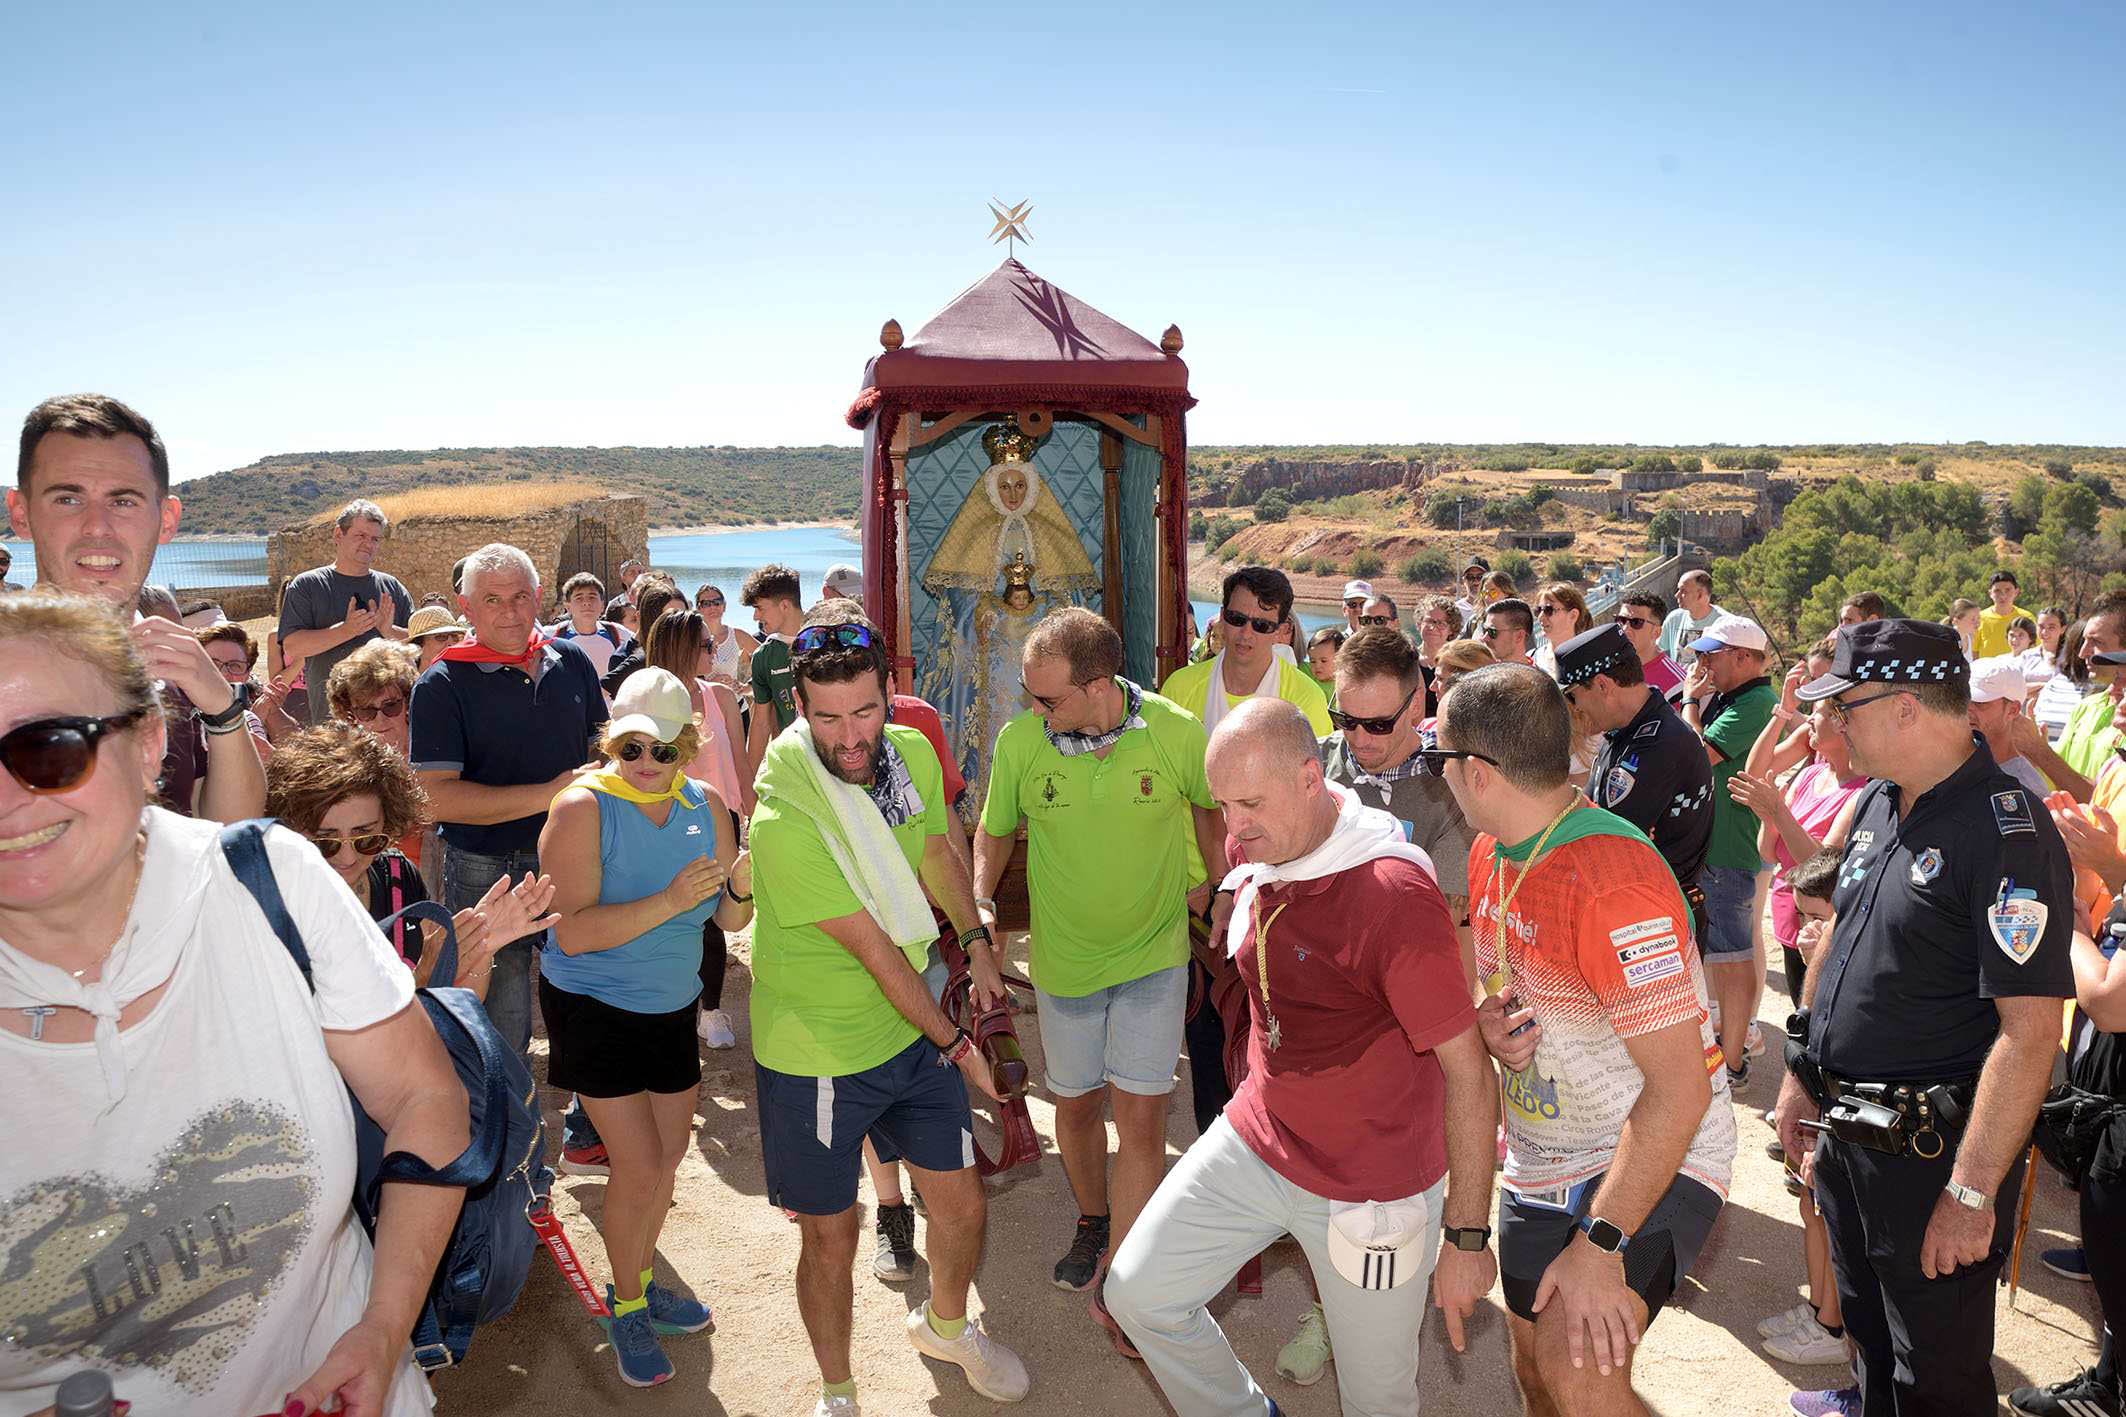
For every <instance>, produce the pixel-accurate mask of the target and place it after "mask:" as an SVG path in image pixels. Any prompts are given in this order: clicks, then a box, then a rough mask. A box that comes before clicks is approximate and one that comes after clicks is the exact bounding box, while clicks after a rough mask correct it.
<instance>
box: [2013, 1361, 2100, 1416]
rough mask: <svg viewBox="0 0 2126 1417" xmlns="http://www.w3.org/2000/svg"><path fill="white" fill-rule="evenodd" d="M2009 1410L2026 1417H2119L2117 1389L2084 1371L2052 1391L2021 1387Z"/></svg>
mask: <svg viewBox="0 0 2126 1417" xmlns="http://www.w3.org/2000/svg"><path fill="white" fill-rule="evenodd" d="M2008 1406H2009V1407H2011V1408H2013V1409H2014V1410H2015V1411H2017V1412H2021V1413H2025V1414H2027V1417H2120V1414H2119V1394H2118V1389H2116V1388H2114V1387H2112V1386H2111V1385H2110V1384H2108V1383H2105V1382H2103V1381H2101V1380H2099V1379H2098V1377H2097V1375H2096V1369H2094V1368H2085V1369H2083V1370H2082V1371H2081V1372H2079V1373H2076V1374H2075V1375H2074V1376H2073V1377H2071V1378H2069V1379H2067V1380H2066V1381H2065V1382H2059V1383H2054V1384H2053V1385H2052V1386H2051V1387H2019V1388H2017V1389H2016V1390H2015V1391H2014V1392H2011V1393H2009V1394H2008Z"/></svg>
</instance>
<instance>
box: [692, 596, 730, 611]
mask: <svg viewBox="0 0 2126 1417" xmlns="http://www.w3.org/2000/svg"><path fill="white" fill-rule="evenodd" d="M694 608H695V609H696V610H721V609H723V597H722V596H720V595H715V596H710V595H705V596H703V597H702V598H701V599H699V600H697V601H695V602H694Z"/></svg>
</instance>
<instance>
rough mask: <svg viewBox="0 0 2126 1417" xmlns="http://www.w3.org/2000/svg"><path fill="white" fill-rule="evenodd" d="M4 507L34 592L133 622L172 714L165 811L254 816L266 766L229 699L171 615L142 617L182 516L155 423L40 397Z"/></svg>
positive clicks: (93, 402) (26, 425) (109, 405)
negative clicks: (21, 544) (77, 598)
mask: <svg viewBox="0 0 2126 1417" xmlns="http://www.w3.org/2000/svg"><path fill="white" fill-rule="evenodd" d="M7 511H8V517H9V520H10V521H12V522H13V524H14V528H15V534H16V535H18V536H26V537H28V538H29V539H30V542H31V544H32V545H34V546H35V547H36V550H37V584H38V585H39V586H48V587H51V588H53V589H55V590H64V591H71V592H73V593H75V594H77V595H88V596H94V597H96V598H97V599H99V600H104V601H108V602H109V603H110V604H112V605H113V606H115V607H117V609H118V612H119V614H121V615H123V616H127V617H129V618H131V619H132V621H133V643H134V644H135V645H136V646H138V647H139V649H140V652H141V656H142V658H144V659H145V660H146V661H147V666H148V672H149V673H151V674H153V675H154V676H155V678H156V679H157V681H159V682H160V683H161V685H162V686H163V691H164V698H165V700H166V701H167V703H168V705H169V706H170V709H171V715H170V717H171V722H170V726H169V747H168V750H167V751H166V752H165V753H164V754H163V761H162V780H161V783H160V789H161V792H162V794H163V796H164V797H165V798H166V799H167V800H168V801H169V803H170V805H171V807H172V808H173V809H175V810H176V811H179V812H183V813H185V814H186V815H188V816H189V815H192V814H193V813H195V812H196V813H197V814H198V815H199V816H202V817H208V818H212V819H213V820H215V821H219V822H240V821H243V820H245V819H246V818H250V817H256V816H258V815H260V814H261V813H263V812H264V811H265V809H266V769H265V765H264V764H263V763H261V762H260V761H259V757H258V748H257V746H256V745H255V744H254V743H253V742H252V741H251V735H250V734H249V733H247V732H245V724H244V706H243V704H242V703H241V702H239V701H238V700H237V697H236V691H235V690H234V689H233V688H232V687H231V686H230V684H229V681H228V680H226V679H224V678H223V677H222V674H221V671H220V670H219V669H216V668H215V667H214V661H213V660H212V659H210V658H209V657H208V656H207V651H206V648H205V647H204V646H203V645H201V644H200V642H199V641H198V639H197V638H195V637H194V636H193V634H192V632H191V631H190V630H187V629H186V628H185V627H184V626H183V625H181V624H179V623H177V617H176V616H175V615H174V614H173V615H170V616H169V617H167V618H164V617H161V616H143V615H142V614H141V613H140V591H141V587H142V586H143V585H144V584H145V583H146V581H147V578H148V568H149V567H150V566H151V565H153V564H154V561H155V548H156V547H157V546H158V545H160V544H161V543H163V542H165V541H168V540H169V539H170V538H171V537H172V536H175V535H176V534H177V521H178V518H179V517H180V516H181V515H183V512H184V506H183V504H182V503H180V502H179V501H178V500H177V499H176V498H175V497H173V496H171V495H170V455H169V453H168V452H166V451H165V450H164V448H163V445H162V437H161V435H160V434H158V433H157V432H156V431H155V427H154V425H153V424H151V423H149V422H148V420H147V419H145V418H142V417H141V416H140V415H139V414H138V413H136V412H134V411H133V410H132V409H130V408H128V407H126V406H125V405H124V404H122V403H120V402H119V401H118V400H117V399H114V398H110V397H108V396H107V395H104V394H69V395H65V396H63V397H60V398H54V399H46V400H45V401H44V402H43V403H41V404H39V405H37V407H35V408H33V409H31V410H30V414H29V417H28V418H26V419H24V420H23V422H22V447H21V453H20V454H19V456H18V458H17V460H16V463H15V486H14V490H13V491H11V492H9V493H8V494H7ZM320 689H321V690H322V684H321V685H320Z"/></svg>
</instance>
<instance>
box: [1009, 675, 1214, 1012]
mask: <svg viewBox="0 0 2126 1417" xmlns="http://www.w3.org/2000/svg"><path fill="white" fill-rule="evenodd" d="M1140 712H1141V714H1142V715H1143V718H1144V727H1142V728H1133V729H1131V730H1130V731H1129V732H1127V733H1125V734H1123V735H1122V737H1121V738H1120V739H1119V740H1117V741H1116V743H1115V745H1114V746H1113V747H1112V748H1110V749H1108V751H1107V756H1106V757H1104V758H1102V757H1099V756H1096V755H1094V754H1092V753H1080V754H1077V755H1076V756H1073V757H1066V756H1064V755H1063V754H1062V753H1059V752H1057V751H1056V748H1055V745H1054V744H1052V743H1050V742H1049V741H1048V734H1047V733H1046V732H1045V731H1044V730H1043V728H1042V725H1041V715H1040V714H1038V713H1035V712H1031V711H1029V712H1026V713H1022V714H1020V715H1019V716H1018V717H1017V718H1014V719H1013V720H1012V721H1011V722H1009V723H1007V724H1005V725H1004V731H1003V732H1002V733H999V734H998V735H997V746H996V752H995V753H994V755H993V756H992V757H991V759H990V765H989V799H988V801H986V802H984V803H983V804H982V830H983V831H985V832H987V833H989V835H991V836H1000V837H1001V836H1011V835H1013V834H1015V833H1016V832H1017V831H1018V829H1019V820H1020V818H1021V817H1023V818H1025V820H1026V824H1027V826H1026V841H1027V865H1026V885H1027V893H1028V894H1029V895H1030V896H1031V897H1032V902H1033V944H1032V951H1033V977H1034V983H1036V984H1038V985H1039V986H1040V987H1041V989H1042V990H1043V991H1045V992H1047V993H1050V994H1055V995H1059V996H1061V997H1064V998H1071V999H1076V998H1083V997H1084V996H1085V995H1087V994H1093V993H1097V992H1098V991H1100V990H1102V989H1107V988H1111V987H1113V986H1114V985H1117V984H1127V983H1129V982H1130V981H1131V980H1133V979H1142V978H1144V977H1145V976H1146V975H1148V974H1156V973H1157V972H1158V971H1160V970H1162V969H1172V968H1174V967H1175V966H1177V965H1181V964H1186V963H1187V962H1188V902H1187V899H1186V896H1187V893H1188V890H1189V887H1190V885H1191V884H1192V881H1200V880H1201V879H1202V862H1201V854H1200V853H1199V852H1198V851H1197V849H1196V822H1195V814H1194V812H1193V810H1192V809H1193V808H1195V807H1203V808H1206V809H1208V808H1211V807H1213V806H1215V805H1216V804H1215V803H1214V802H1213V801H1212V800H1211V785H1210V781H1209V779H1207V778H1206V777H1205V776H1204V774H1203V753H1204V748H1205V739H1204V734H1203V725H1202V724H1201V723H1199V722H1198V721H1197V720H1196V717H1195V715H1193V714H1191V713H1189V712H1188V711H1187V710H1185V709H1182V708H1180V707H1178V706H1177V705H1175V704H1174V703H1172V702H1171V701H1170V700H1167V699H1163V698H1161V697H1160V696H1159V695H1157V694H1154V693H1151V692H1150V691H1146V692H1145V695H1144V703H1143V707H1142V708H1141V710H1140ZM1192 862H1193V863H1195V867H1196V870H1195V874H1194V875H1193V877H1192V876H1191V872H1190V865H1191V863H1192Z"/></svg>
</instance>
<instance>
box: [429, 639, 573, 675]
mask: <svg viewBox="0 0 2126 1417" xmlns="http://www.w3.org/2000/svg"><path fill="white" fill-rule="evenodd" d="M552 643H553V641H552V640H549V639H548V638H546V636H544V635H541V634H539V633H537V632H536V631H534V632H533V634H532V637H531V638H530V639H529V640H527V641H525V644H524V650H523V652H522V653H520V654H504V653H502V651H500V650H498V649H489V648H488V647H487V646H486V645H483V644H481V643H480V642H479V641H477V640H467V641H465V643H463V644H456V645H452V646H451V647H450V648H449V649H446V650H444V651H443V652H442V653H441V654H439V655H437V656H436V658H438V659H447V660H449V661H450V662H451V663H453V664H514V665H516V666H517V668H519V669H522V670H525V671H526V672H529V671H530V669H531V662H532V659H533V657H534V656H535V655H537V654H538V653H539V651H540V650H542V649H545V648H546V647H547V646H548V645H550V644H552Z"/></svg>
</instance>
